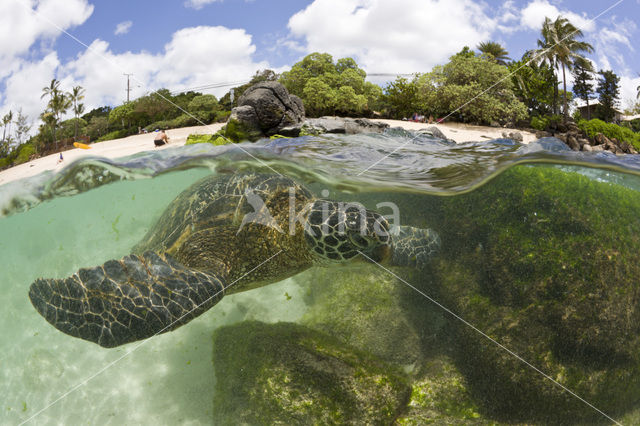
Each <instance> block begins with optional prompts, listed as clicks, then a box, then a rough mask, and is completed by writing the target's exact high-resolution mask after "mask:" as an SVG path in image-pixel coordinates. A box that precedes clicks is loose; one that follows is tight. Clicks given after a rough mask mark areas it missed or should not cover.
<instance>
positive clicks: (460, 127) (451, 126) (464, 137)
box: [0, 120, 536, 185]
mask: <svg viewBox="0 0 640 426" xmlns="http://www.w3.org/2000/svg"><path fill="white" fill-rule="evenodd" d="M375 121H381V122H383V123H387V124H389V125H390V126H391V127H402V128H404V129H407V130H419V129H425V128H427V127H431V126H435V127H437V128H438V129H440V131H441V132H442V133H443V134H444V135H445V136H446V137H447V138H449V139H453V140H454V141H456V142H458V143H462V142H477V141H483V140H490V139H497V138H501V137H502V133H503V132H507V133H511V132H518V133H520V134H521V135H522V136H523V138H524V141H523V142H524V143H529V142H531V141H533V140H535V139H536V137H535V134H533V133H530V132H525V131H521V130H516V129H505V128H501V127H496V128H494V127H484V126H471V125H468V124H460V123H445V124H425V123H414V122H410V121H400V120H375ZM223 125H224V123H214V124H211V125H208V126H195V127H183V128H180V129H170V130H167V135H168V136H169V142H170V143H169V145H165V146H162V147H159V148H155V147H154V144H153V134H152V133H148V134H143V135H134V136H129V137H126V138H122V139H114V140H110V141H106V142H99V143H94V144H91V148H90V149H79V148H74V149H71V150H68V151H64V152H63V154H62V155H63V156H64V161H63V162H62V163H58V158H59V154H51V155H48V156H46V157H42V158H38V159H35V160H33V161H29V162H27V163H24V164H20V165H18V166H15V167H12V168H10V169H7V170H5V171H3V172H0V185H4V184H5V183H9V182H12V181H15V180H18V179H23V178H26V177H30V176H35V175H37V174H40V173H42V172H44V171H46V170H62V169H63V168H64V166H65V165H67V164H69V163H71V162H73V161H75V160H77V159H79V158H82V157H89V156H90V157H106V158H119V157H126V156H129V155H133V154H136V153H138V152H142V151H153V150H159V149H168V148H172V147H176V146H182V145H184V144H185V143H186V141H187V136H189V135H190V134H213V133H215V132H217V131H218V130H220V128H221V127H222V126H223Z"/></svg>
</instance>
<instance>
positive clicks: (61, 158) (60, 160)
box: [56, 153, 64, 164]
mask: <svg viewBox="0 0 640 426" xmlns="http://www.w3.org/2000/svg"><path fill="white" fill-rule="evenodd" d="M63 161H64V157H63V156H62V153H60V158H58V161H57V162H56V164H60V163H62V162H63Z"/></svg>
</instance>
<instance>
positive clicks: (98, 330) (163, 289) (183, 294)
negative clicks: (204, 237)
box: [29, 252, 225, 348]
mask: <svg viewBox="0 0 640 426" xmlns="http://www.w3.org/2000/svg"><path fill="white" fill-rule="evenodd" d="M224 285H225V280H224V277H223V276H222V275H220V276H219V275H218V274H213V273H204V272H200V271H195V270H192V269H189V268H186V267H184V266H182V265H180V264H179V263H178V262H176V261H175V260H174V259H172V258H171V257H170V256H169V255H167V254H157V253H155V252H146V253H144V254H143V255H129V256H125V257H124V258H122V259H120V260H110V261H108V262H106V263H105V264H104V265H102V266H96V267H93V268H86V269H84V268H83V269H80V270H79V271H78V272H77V273H76V274H74V275H72V276H70V277H68V278H65V279H38V280H36V281H35V282H34V283H33V284H31V288H30V289H29V298H30V299H31V303H32V304H33V306H34V307H35V308H36V310H37V311H38V312H39V313H40V314H41V315H42V316H43V317H45V319H46V320H47V321H48V322H49V323H51V324H52V325H53V326H54V327H56V328H57V329H58V330H60V331H63V332H64V333H66V334H69V335H71V336H74V337H80V338H82V339H85V340H89V341H91V342H94V343H97V344H99V345H100V346H103V347H107V348H112V347H114V346H119V345H123V344H125V343H129V342H134V341H136V340H142V339H146V338H148V337H152V336H154V335H156V334H160V333H164V332H166V331H170V330H173V329H175V328H177V327H179V326H181V325H183V324H185V323H187V322H189V321H191V320H192V319H193V318H195V317H197V316H198V315H200V314H202V313H203V312H205V311H206V310H208V309H209V308H211V307H212V306H213V305H215V304H216V303H217V302H218V301H220V299H222V296H223V295H224Z"/></svg>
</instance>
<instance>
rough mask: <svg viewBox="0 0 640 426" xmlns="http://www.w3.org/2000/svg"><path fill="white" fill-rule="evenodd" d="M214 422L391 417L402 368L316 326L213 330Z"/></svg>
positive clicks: (399, 397)
mask: <svg viewBox="0 0 640 426" xmlns="http://www.w3.org/2000/svg"><path fill="white" fill-rule="evenodd" d="M213 365H214V368H215V374H216V382H215V383H216V388H215V397H214V404H213V412H214V424H250V425H255V424H392V423H393V422H394V420H395V419H396V418H397V417H398V416H399V415H400V414H401V412H403V411H404V409H405V407H406V404H407V402H408V401H409V398H410V395H411V388H410V386H409V385H408V382H407V379H406V378H405V377H404V375H402V373H400V372H398V371H397V370H395V369H393V368H391V367H389V366H388V365H386V364H385V363H384V362H382V361H380V360H378V359H376V358H374V357H371V356H369V355H367V354H365V353H363V352H360V351H358V350H355V349H354V348H352V347H351V346H350V345H348V344H345V343H343V342H341V341H339V340H337V339H335V338H333V337H330V336H327V335H326V334H324V333H321V332H319V331H315V330H311V329H309V328H306V327H303V326H300V325H297V324H292V323H278V324H265V323H261V322H255V321H251V322H243V323H240V324H237V325H233V326H228V327H224V328H221V329H219V330H217V331H216V333H215V336H214V348H213Z"/></svg>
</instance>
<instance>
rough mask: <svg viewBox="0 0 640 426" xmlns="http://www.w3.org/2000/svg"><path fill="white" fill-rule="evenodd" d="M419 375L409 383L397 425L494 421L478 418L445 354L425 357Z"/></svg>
mask: <svg viewBox="0 0 640 426" xmlns="http://www.w3.org/2000/svg"><path fill="white" fill-rule="evenodd" d="M422 370H423V377H421V378H420V379H417V380H416V381H414V383H413V384H412V386H411V399H410V400H409V404H408V410H407V412H406V414H404V415H403V416H402V417H400V418H399V419H398V420H397V422H398V424H400V425H425V424H438V425H484V424H492V425H495V424H497V423H495V422H493V421H487V420H484V419H482V418H481V414H480V412H479V408H478V406H477V404H476V403H474V402H473V400H472V399H471V395H470V394H469V391H468V390H467V388H466V383H465V379H464V377H463V376H462V375H461V374H460V372H459V371H458V370H457V368H456V366H455V365H454V364H453V362H452V361H451V360H450V359H449V358H448V357H446V356H439V357H436V358H433V359H431V360H429V361H428V362H427V363H426V365H425V366H424V368H423V369H422Z"/></svg>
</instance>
